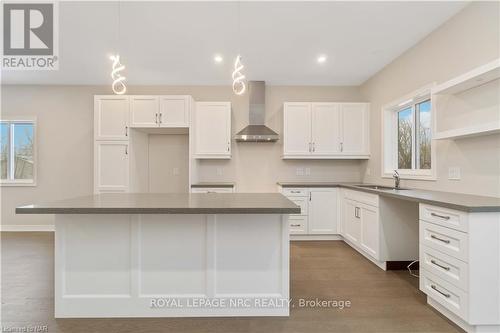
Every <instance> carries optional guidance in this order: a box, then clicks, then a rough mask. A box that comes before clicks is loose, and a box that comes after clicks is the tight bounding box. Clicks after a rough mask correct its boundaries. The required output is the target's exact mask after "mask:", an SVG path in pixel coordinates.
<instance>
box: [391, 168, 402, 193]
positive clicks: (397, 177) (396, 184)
mask: <svg viewBox="0 0 500 333" xmlns="http://www.w3.org/2000/svg"><path fill="white" fill-rule="evenodd" d="M392 178H394V187H395V188H396V190H397V189H399V182H400V181H401V178H400V177H399V172H398V170H394V173H393V174H392Z"/></svg>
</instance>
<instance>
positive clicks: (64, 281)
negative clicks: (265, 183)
mask: <svg viewBox="0 0 500 333" xmlns="http://www.w3.org/2000/svg"><path fill="white" fill-rule="evenodd" d="M16 213H17V214H55V317H56V318H77V317H82V318H85V317H87V318H89V317H93V318H106V317H199V316H288V314H289V307H288V306H289V304H288V301H289V244H288V242H289V236H288V214H295V213H300V208H299V207H298V206H296V205H295V204H294V203H293V202H291V201H290V200H288V199H287V198H286V197H284V196H283V195H281V194H278V193H253V194H249V193H227V194H226V193H223V194H218V193H213V194H212V193H210V194H187V193H185V194H131V193H107V194H99V195H93V196H86V197H79V198H74V199H68V200H63V201H58V202H52V203H47V204H35V205H28V206H23V207H18V208H17V209H16Z"/></svg>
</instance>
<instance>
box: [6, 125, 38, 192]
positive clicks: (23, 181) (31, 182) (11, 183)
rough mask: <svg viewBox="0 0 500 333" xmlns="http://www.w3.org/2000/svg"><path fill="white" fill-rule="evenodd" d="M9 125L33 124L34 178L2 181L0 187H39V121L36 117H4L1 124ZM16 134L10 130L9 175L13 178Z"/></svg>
mask: <svg viewBox="0 0 500 333" xmlns="http://www.w3.org/2000/svg"><path fill="white" fill-rule="evenodd" d="M3 123H7V124H12V123H16V124H23V123H25V124H33V178H32V179H13V178H9V179H0V187H2V186H36V185H37V168H38V153H37V143H38V138H37V119H36V117H26V118H25V117H22V118H20V117H16V118H9V117H2V118H1V119H0V124H3ZM9 127H10V125H9ZM13 136H14V133H13V131H12V130H11V129H10V128H9V160H8V162H9V171H8V175H9V176H10V177H12V174H13V170H12V169H13V166H14V164H13V162H11V161H12V156H14V145H13V144H12V142H13V139H14V137H13Z"/></svg>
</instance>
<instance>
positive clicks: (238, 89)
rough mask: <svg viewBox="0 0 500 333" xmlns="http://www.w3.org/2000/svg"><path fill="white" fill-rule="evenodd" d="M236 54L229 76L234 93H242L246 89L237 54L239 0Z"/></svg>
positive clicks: (241, 64)
mask: <svg viewBox="0 0 500 333" xmlns="http://www.w3.org/2000/svg"><path fill="white" fill-rule="evenodd" d="M237 17H238V55H237V56H236V59H235V61H234V70H233V74H232V75H231V77H232V78H233V92H234V93H235V94H236V95H243V94H244V93H245V91H246V82H245V75H243V74H242V73H241V71H242V70H243V68H245V66H243V63H242V62H241V55H240V54H239V48H240V47H239V46H240V45H239V44H240V33H241V27H240V25H241V23H240V22H241V19H240V2H239V1H238V16H237Z"/></svg>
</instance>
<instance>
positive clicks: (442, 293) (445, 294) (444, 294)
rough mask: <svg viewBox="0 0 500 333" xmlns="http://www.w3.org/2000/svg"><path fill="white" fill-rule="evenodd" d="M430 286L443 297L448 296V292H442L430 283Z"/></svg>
mask: <svg viewBox="0 0 500 333" xmlns="http://www.w3.org/2000/svg"><path fill="white" fill-rule="evenodd" d="M431 288H432V289H434V290H435V291H437V292H438V293H440V294H441V295H443V296H444V297H446V298H450V297H451V295H450V294H447V293H444V292H442V291H441V290H439V289H438V288H437V287H436V286H435V285H433V284H431Z"/></svg>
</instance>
